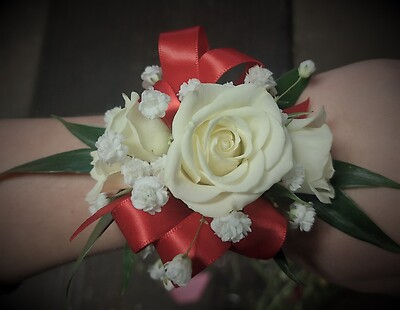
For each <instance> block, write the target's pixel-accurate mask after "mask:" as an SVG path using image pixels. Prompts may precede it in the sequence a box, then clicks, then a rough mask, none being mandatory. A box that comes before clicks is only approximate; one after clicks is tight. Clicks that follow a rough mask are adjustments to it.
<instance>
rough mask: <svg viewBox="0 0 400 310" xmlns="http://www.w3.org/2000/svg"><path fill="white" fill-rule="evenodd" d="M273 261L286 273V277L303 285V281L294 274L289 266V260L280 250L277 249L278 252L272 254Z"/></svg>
mask: <svg viewBox="0 0 400 310" xmlns="http://www.w3.org/2000/svg"><path fill="white" fill-rule="evenodd" d="M274 261H275V263H276V264H277V265H278V266H279V268H281V270H282V271H283V272H284V273H285V274H286V275H287V277H288V278H289V279H291V280H293V281H294V282H296V283H297V284H299V285H303V286H304V283H303V282H302V281H301V280H300V279H299V278H298V277H297V276H296V274H295V273H294V272H293V271H292V269H291V268H290V266H289V262H288V261H287V259H286V256H285V254H284V253H283V251H282V250H279V251H278V253H276V254H275V256H274Z"/></svg>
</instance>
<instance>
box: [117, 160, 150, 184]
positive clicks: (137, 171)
mask: <svg viewBox="0 0 400 310" xmlns="http://www.w3.org/2000/svg"><path fill="white" fill-rule="evenodd" d="M121 173H122V175H123V176H124V181H125V183H126V184H128V185H130V186H133V184H134V182H135V180H136V179H138V178H141V177H144V176H149V175H151V167H150V164H149V163H148V162H147V161H144V160H140V159H137V158H129V159H127V160H125V161H124V163H123V165H122V166H121Z"/></svg>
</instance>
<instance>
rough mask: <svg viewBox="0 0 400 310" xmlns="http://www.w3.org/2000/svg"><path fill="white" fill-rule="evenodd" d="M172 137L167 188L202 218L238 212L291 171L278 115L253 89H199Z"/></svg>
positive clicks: (204, 86)
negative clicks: (201, 215)
mask: <svg viewBox="0 0 400 310" xmlns="http://www.w3.org/2000/svg"><path fill="white" fill-rule="evenodd" d="M172 135H173V142H172V144H171V147H170V148H169V150H168V154H167V164H166V169H165V174H164V181H165V184H166V185H167V187H168V188H169V189H170V191H171V193H172V194H173V195H174V196H175V197H176V198H178V199H181V200H182V201H184V202H185V203H186V204H187V205H188V206H189V207H190V208H191V209H193V210H194V211H196V212H199V213H201V214H203V215H204V216H210V217H218V216H224V215H227V214H228V213H229V212H231V211H232V210H233V211H239V210H242V209H243V208H244V207H245V206H246V205H247V204H249V203H251V202H253V201H254V200H256V199H257V198H258V197H260V196H261V195H262V194H263V193H264V192H265V191H266V190H268V189H269V188H270V187H271V186H272V185H273V184H275V183H277V182H279V181H280V180H281V178H282V176H284V175H285V174H286V173H287V172H288V171H289V170H290V169H291V168H292V165H293V160H292V157H293V156H292V145H291V141H290V138H289V136H288V133H287V130H286V128H285V126H283V124H282V117H281V112H280V110H279V108H278V107H277V105H276V103H275V101H274V99H273V98H272V97H271V95H270V94H268V93H267V92H266V91H265V89H263V88H262V87H259V86H256V85H253V84H244V85H239V86H235V87H225V86H223V85H217V84H201V85H198V86H197V88H196V90H194V91H193V92H190V93H188V94H187V95H186V96H185V98H184V99H183V101H182V103H181V106H180V108H179V110H178V112H177V113H176V115H175V118H174V121H173V124H172Z"/></svg>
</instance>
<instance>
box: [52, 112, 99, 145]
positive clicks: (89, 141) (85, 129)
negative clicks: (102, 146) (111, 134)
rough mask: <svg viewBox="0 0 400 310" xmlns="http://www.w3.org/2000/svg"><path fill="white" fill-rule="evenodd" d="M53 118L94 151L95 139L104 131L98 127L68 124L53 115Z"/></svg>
mask: <svg viewBox="0 0 400 310" xmlns="http://www.w3.org/2000/svg"><path fill="white" fill-rule="evenodd" d="M53 117H54V118H56V119H57V120H59V121H60V122H61V123H63V125H64V126H65V127H66V128H67V129H68V130H69V132H70V133H72V134H73V135H74V136H75V137H77V138H78V139H79V140H81V141H82V142H83V143H85V144H86V145H87V146H89V147H90V148H92V149H96V146H95V143H96V141H97V139H98V138H99V137H100V136H101V135H103V134H104V131H105V129H104V128H100V127H94V126H88V125H81V124H76V123H70V122H67V121H66V120H64V119H62V118H61V117H59V116H55V115H53Z"/></svg>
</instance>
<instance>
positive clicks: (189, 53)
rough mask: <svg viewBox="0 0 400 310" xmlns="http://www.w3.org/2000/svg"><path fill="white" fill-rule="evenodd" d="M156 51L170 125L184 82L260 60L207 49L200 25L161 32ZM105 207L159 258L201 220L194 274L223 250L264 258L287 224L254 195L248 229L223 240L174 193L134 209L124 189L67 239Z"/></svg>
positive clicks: (136, 244) (186, 241)
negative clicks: (153, 207) (153, 208)
mask: <svg viewBox="0 0 400 310" xmlns="http://www.w3.org/2000/svg"><path fill="white" fill-rule="evenodd" d="M159 56H160V63H161V67H162V71H163V80H161V81H159V82H157V83H156V85H155V88H156V89H158V90H160V91H162V92H164V93H167V94H168V95H169V96H170V97H171V102H170V104H169V109H168V111H167V115H166V117H165V118H166V122H167V124H169V125H171V124H172V120H173V117H174V115H175V113H176V111H177V110H178V108H179V104H180V102H179V100H178V98H177V97H176V94H177V93H178V91H179V88H180V85H181V84H182V83H183V82H187V81H188V80H189V79H191V78H197V79H199V80H200V81H201V82H207V83H215V82H217V81H218V80H219V79H220V78H221V76H222V75H223V74H224V73H225V72H227V71H228V70H230V69H231V68H233V67H235V66H237V65H239V64H245V65H246V69H245V70H244V73H245V72H246V71H247V68H249V67H250V66H253V65H256V64H258V65H260V66H262V64H261V63H260V62H259V61H257V60H255V59H253V58H251V57H249V56H247V55H245V54H242V53H240V52H238V51H236V50H233V49H226V48H220V49H214V50H209V49H208V41H207V38H206V35H205V33H204V31H203V29H202V28H201V27H194V28H189V29H184V30H180V31H173V32H168V33H162V34H161V35H160V39H159ZM243 76H244V74H243ZM306 105H307V104H306ZM307 106H308V105H307ZM304 107H305V106H303V108H304ZM109 212H111V214H112V216H113V218H114V220H115V222H116V223H117V225H118V227H119V228H120V230H121V232H122V233H123V234H124V236H125V238H126V240H127V242H128V243H129V245H130V247H131V248H132V250H133V251H134V252H139V251H141V250H142V249H143V248H144V247H146V246H148V245H149V244H154V245H155V247H156V249H157V251H158V253H159V255H160V257H161V259H162V261H163V262H164V263H165V262H167V261H170V260H172V259H173V258H174V257H175V256H176V255H177V254H183V253H185V252H186V251H187V250H188V249H189V247H190V245H191V243H192V241H193V240H194V236H195V235H196V232H197V230H198V228H199V225H201V227H200V230H199V234H198V237H197V239H196V240H195V243H194V244H193V246H192V248H191V250H190V252H189V253H188V255H189V257H190V258H191V259H192V266H193V274H192V275H193V276H194V275H195V274H197V273H198V272H200V271H201V270H203V269H204V268H206V267H207V266H208V265H210V264H211V263H212V262H214V261H215V260H216V259H218V258H219V257H221V256H222V255H223V254H224V253H225V252H226V251H227V250H232V251H235V252H238V253H240V254H242V255H245V256H249V257H253V258H257V259H269V258H271V257H273V256H274V255H275V254H276V253H277V251H278V250H279V249H280V248H281V247H282V244H283V242H284V240H285V237H286V230H287V227H286V226H287V221H286V218H285V217H284V216H283V215H282V214H281V213H280V212H278V211H277V209H276V208H274V207H273V206H272V204H271V203H270V202H269V201H268V200H266V199H265V198H259V199H258V200H256V201H254V202H253V203H251V204H249V205H247V206H246V207H245V208H244V210H243V212H244V213H246V214H247V215H248V216H249V218H250V219H251V221H252V225H251V229H252V231H251V232H250V233H249V234H248V235H247V237H246V238H244V239H242V240H241V241H240V242H237V243H231V242H222V241H221V239H220V238H219V237H218V236H216V235H215V233H214V231H213V230H212V229H211V227H210V225H209V223H210V222H211V219H210V218H206V223H203V224H200V220H201V218H202V216H201V215H200V214H198V213H196V212H193V211H191V210H190V209H189V208H188V207H187V206H186V205H185V204H184V203H183V202H182V201H180V200H178V199H176V198H174V197H170V198H169V201H168V203H167V204H166V205H165V206H164V207H163V208H162V212H160V213H157V214H155V215H150V214H148V213H146V212H143V211H141V210H137V209H135V208H134V207H133V205H132V202H131V199H130V196H129V195H126V196H123V197H121V198H119V199H117V200H115V201H113V202H112V203H110V204H109V205H107V206H106V207H104V208H102V209H100V210H99V211H98V212H97V213H95V214H94V215H93V216H91V217H90V218H88V219H87V220H86V221H85V222H84V223H83V224H82V225H81V226H80V227H79V228H78V229H77V230H76V231H75V233H74V234H73V235H72V237H71V240H72V239H73V238H75V237H76V236H77V235H78V234H79V233H80V232H81V231H82V230H83V229H85V228H86V227H87V226H89V225H90V224H91V223H93V222H94V221H96V220H97V219H99V218H100V217H101V216H103V215H105V214H107V213H109Z"/></svg>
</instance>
